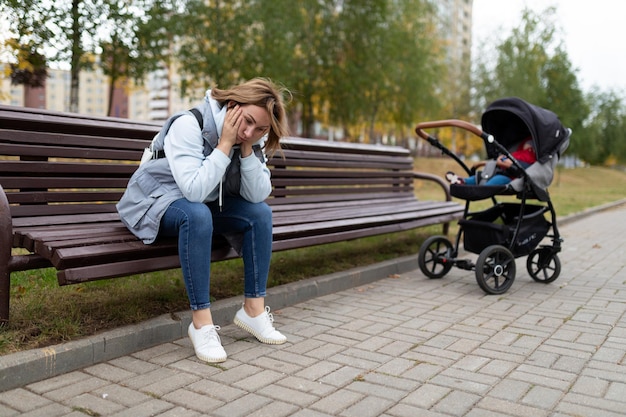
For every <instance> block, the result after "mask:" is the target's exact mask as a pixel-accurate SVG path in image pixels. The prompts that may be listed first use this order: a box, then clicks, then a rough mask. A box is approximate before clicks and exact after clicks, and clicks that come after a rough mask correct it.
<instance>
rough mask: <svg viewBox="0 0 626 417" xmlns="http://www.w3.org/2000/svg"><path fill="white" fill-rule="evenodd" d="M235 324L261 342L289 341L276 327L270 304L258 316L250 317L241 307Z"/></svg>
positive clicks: (274, 343)
mask: <svg viewBox="0 0 626 417" xmlns="http://www.w3.org/2000/svg"><path fill="white" fill-rule="evenodd" d="M234 321H235V324H236V325H237V326H239V327H241V328H242V329H244V330H245V331H247V332H249V333H251V334H252V335H253V336H254V337H256V338H257V339H258V340H259V342H262V343H267V344H270V345H280V344H283V343H285V342H286V341H287V338H286V337H285V336H284V335H282V334H281V333H280V332H279V331H278V330H276V329H275V328H274V325H273V324H272V323H273V322H274V316H273V315H272V313H270V308H269V306H266V307H265V311H264V312H263V313H261V314H259V315H258V316H256V317H250V316H248V314H247V313H246V311H245V310H244V309H243V307H241V309H239V311H238V312H237V314H235V320H234Z"/></svg>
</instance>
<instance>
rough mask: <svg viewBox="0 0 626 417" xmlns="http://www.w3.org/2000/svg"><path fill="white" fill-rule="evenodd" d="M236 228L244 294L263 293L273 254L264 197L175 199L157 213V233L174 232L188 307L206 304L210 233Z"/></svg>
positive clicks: (204, 305)
mask: <svg viewBox="0 0 626 417" xmlns="http://www.w3.org/2000/svg"><path fill="white" fill-rule="evenodd" d="M233 232H237V233H241V235H242V237H243V246H242V257H243V263H244V296H245V297H246V298H259V297H265V295H266V287H267V277H268V275H269V267H270V259H271V256H272V209H271V208H270V206H268V205H267V204H266V203H263V202H261V203H251V202H249V201H247V200H244V199H242V198H236V197H225V198H224V202H223V207H222V211H220V209H219V207H218V205H217V203H208V204H204V203H192V202H190V201H189V200H187V199H185V198H182V199H180V200H176V201H174V202H173V203H172V204H171V205H170V206H169V207H168V208H167V210H166V212H165V214H164V216H163V218H162V219H161V229H160V231H159V235H160V236H169V237H176V236H177V237H178V255H179V257H180V265H181V269H182V272H183V278H184V280H185V287H186V289H187V296H188V298H189V305H190V307H191V309H192V310H201V309H205V308H209V307H210V305H211V301H210V293H209V287H210V282H211V279H210V277H211V243H212V237H213V234H214V233H217V234H222V233H233Z"/></svg>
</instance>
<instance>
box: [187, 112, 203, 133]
mask: <svg viewBox="0 0 626 417" xmlns="http://www.w3.org/2000/svg"><path fill="white" fill-rule="evenodd" d="M189 111H190V112H192V113H193V115H194V116H196V120H197V121H198V125H199V126H200V130H202V128H203V127H204V123H203V122H204V121H203V120H202V113H200V110H198V109H196V108H195V107H194V108H193V109H190V110H189Z"/></svg>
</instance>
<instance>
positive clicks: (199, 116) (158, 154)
mask: <svg viewBox="0 0 626 417" xmlns="http://www.w3.org/2000/svg"><path fill="white" fill-rule="evenodd" d="M189 111H190V112H191V113H192V114H193V115H194V116H195V117H196V120H197V121H198V125H199V126H200V130H202V128H203V127H204V123H203V120H202V113H200V110H198V109H196V108H195V107H194V108H193V109H189ZM161 158H165V151H164V150H158V151H154V152H153V153H152V159H161Z"/></svg>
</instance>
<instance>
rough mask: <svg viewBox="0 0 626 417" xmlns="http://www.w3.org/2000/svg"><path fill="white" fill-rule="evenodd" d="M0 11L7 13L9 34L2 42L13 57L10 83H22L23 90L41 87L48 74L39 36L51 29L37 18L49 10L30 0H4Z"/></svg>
mask: <svg viewBox="0 0 626 417" xmlns="http://www.w3.org/2000/svg"><path fill="white" fill-rule="evenodd" d="M0 12H1V13H2V15H3V16H6V17H7V21H8V22H9V27H8V29H9V30H10V35H11V37H10V38H8V39H7V40H6V41H5V44H4V46H5V47H6V48H7V49H8V50H9V51H11V52H12V54H13V57H14V58H15V62H12V63H11V64H10V66H9V69H10V74H8V75H9V77H10V79H11V83H12V84H15V85H23V86H24V88H25V91H27V90H28V89H29V88H36V87H42V86H43V85H44V84H45V80H46V78H47V76H48V70H47V59H46V57H45V55H44V50H43V48H42V45H43V40H44V39H47V38H48V37H50V36H51V31H50V30H49V29H48V28H47V26H46V25H42V24H40V22H41V21H46V19H47V18H48V17H49V13H50V10H46V9H45V8H44V7H42V5H41V4H39V2H37V1H34V0H23V1H18V0H6V3H2V4H0ZM40 19H42V20H40Z"/></svg>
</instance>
